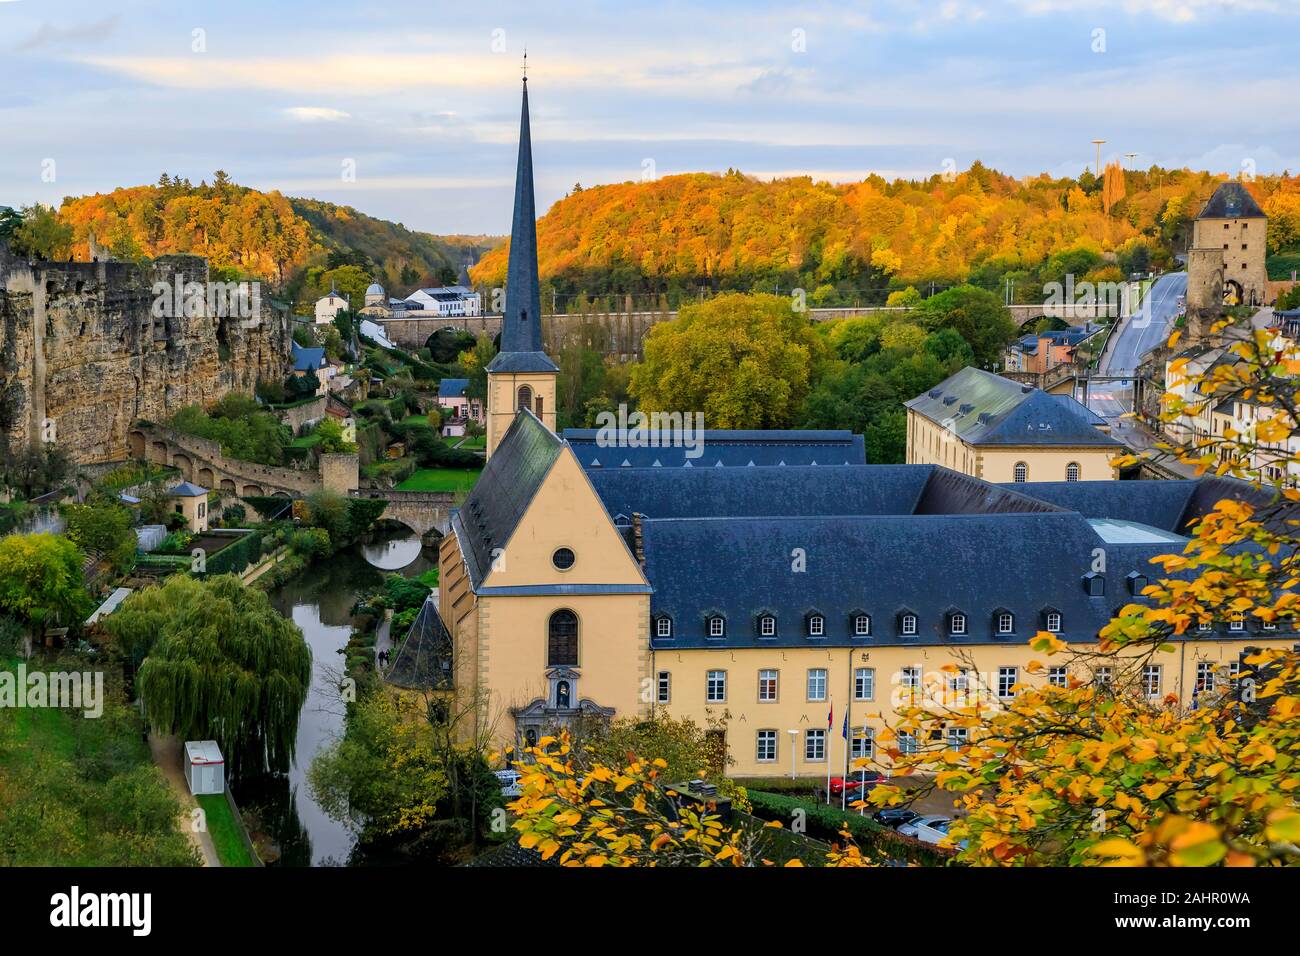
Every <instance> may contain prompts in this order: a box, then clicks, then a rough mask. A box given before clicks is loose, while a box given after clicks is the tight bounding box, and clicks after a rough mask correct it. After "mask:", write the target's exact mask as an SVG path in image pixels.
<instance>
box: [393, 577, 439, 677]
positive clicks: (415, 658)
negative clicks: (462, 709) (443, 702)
mask: <svg viewBox="0 0 1300 956" xmlns="http://www.w3.org/2000/svg"><path fill="white" fill-rule="evenodd" d="M451 666H452V653H451V635H450V634H449V633H448V632H447V627H446V625H445V624H443V622H442V618H441V617H440V616H439V615H438V608H437V605H436V604H435V603H434V600H433V595H432V594H430V595H429V596H428V597H426V598H425V599H424V606H423V607H421V608H420V613H419V614H417V615H416V618H415V621H414V622H413V623H412V624H411V629H410V630H409V631H407V633H406V637H405V639H404V640H403V641H402V646H401V647H399V648H398V649H397V653H396V654H394V655H393V661H392V663H391V664H390V665H389V667H388V669H387V670H386V671H384V680H385V681H386V682H387V683H389V684H392V685H393V686H394V687H404V688H406V689H408V690H450V689H451V686H452V673H451Z"/></svg>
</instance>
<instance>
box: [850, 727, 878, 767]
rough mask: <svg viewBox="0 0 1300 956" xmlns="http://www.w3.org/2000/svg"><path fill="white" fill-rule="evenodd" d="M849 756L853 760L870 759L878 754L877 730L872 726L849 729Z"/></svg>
mask: <svg viewBox="0 0 1300 956" xmlns="http://www.w3.org/2000/svg"><path fill="white" fill-rule="evenodd" d="M849 733H850V734H852V736H851V737H850V738H849V757H850V758H852V759H853V760H861V759H864V758H865V759H867V760H870V759H871V758H872V757H874V756H875V755H876V732H875V730H873V729H872V728H871V727H852V728H850V730H849Z"/></svg>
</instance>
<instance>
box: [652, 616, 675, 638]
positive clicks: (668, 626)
mask: <svg viewBox="0 0 1300 956" xmlns="http://www.w3.org/2000/svg"><path fill="white" fill-rule="evenodd" d="M672 633H673V622H672V621H670V620H668V618H666V617H661V618H660V619H659V620H658V621H656V622H655V634H656V635H657V636H659V637H671V636H672Z"/></svg>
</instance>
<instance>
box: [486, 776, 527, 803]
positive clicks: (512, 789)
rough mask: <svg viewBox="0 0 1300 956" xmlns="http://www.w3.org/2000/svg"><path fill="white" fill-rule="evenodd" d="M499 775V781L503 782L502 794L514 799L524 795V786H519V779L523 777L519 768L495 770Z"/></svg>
mask: <svg viewBox="0 0 1300 956" xmlns="http://www.w3.org/2000/svg"><path fill="white" fill-rule="evenodd" d="M492 772H493V773H495V774H496V775H497V781H498V782H499V783H500V784H501V796H503V797H509V798H510V799H512V800H513V799H514V798H515V797H522V796H523V795H524V789H523V787H521V786H519V781H520V779H521V778H522V777H523V774H521V773H520V772H519V771H518V770H494V771H492Z"/></svg>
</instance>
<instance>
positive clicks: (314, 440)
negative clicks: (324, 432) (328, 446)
mask: <svg viewBox="0 0 1300 956" xmlns="http://www.w3.org/2000/svg"><path fill="white" fill-rule="evenodd" d="M320 441H321V438H320V433H319V432H312V433H311V434H310V435H302V436H300V437H298V438H295V439H294V440H293V441H291V442H289V447H290V448H312V447H314V446H316V445H319V444H320Z"/></svg>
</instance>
